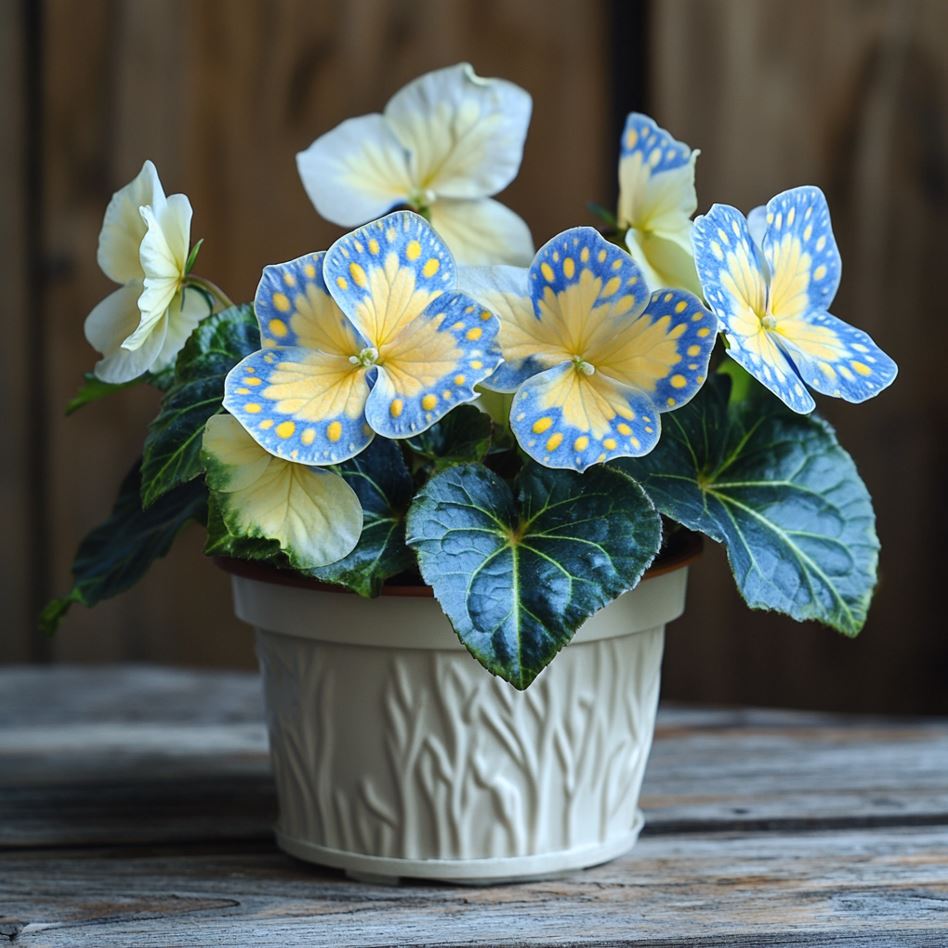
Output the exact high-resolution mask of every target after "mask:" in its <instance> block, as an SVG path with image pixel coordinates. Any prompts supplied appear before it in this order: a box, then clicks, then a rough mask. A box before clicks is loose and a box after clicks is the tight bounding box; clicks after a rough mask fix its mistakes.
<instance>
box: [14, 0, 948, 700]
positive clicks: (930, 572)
mask: <svg viewBox="0 0 948 948" xmlns="http://www.w3.org/2000/svg"><path fill="white" fill-rule="evenodd" d="M946 35H948V3H946V2H944V0H797V2H795V3H793V4H788V3H786V2H785V0H653V2H643V3H632V2H623V0H615V2H609V0H585V2H582V3H579V2H576V0H450V2H441V0H350V2H347V3H345V4H343V3H335V2H329V0H324V2H313V0H308V2H307V0H270V2H267V0H241V2H239V3H238V2H235V0H134V2H133V0H24V2H18V0H0V71H2V73H0V74H2V80H3V81H2V84H0V115H2V125H0V135H2V140H0V154H2V166H0V170H2V174H0V200H2V205H3V208H4V215H3V218H2V220H0V250H2V263H0V267H2V268H3V269H2V273H0V276H2V279H3V285H4V290H5V314H4V329H5V335H4V345H3V347H2V349H0V352H2V355H0V358H2V370H0V394H2V398H3V401H2V404H3V418H4V433H5V438H4V441H3V445H4V447H3V458H4V462H3V464H2V466H0V478H2V480H0V497H2V500H3V504H4V511H5V522H6V524H7V527H6V531H5V533H6V541H5V542H4V544H3V547H2V550H3V552H2V561H0V593H2V606H3V611H2V616H3V618H2V620H0V621H2V624H3V627H2V633H0V661H24V660H25V661H30V660H35V661H48V660H57V661H67V660H81V661H110V660H149V661H160V662H172V663H180V664H190V665H245V666H246V665H250V664H252V662H253V660H254V659H253V651H252V642H251V635H250V632H249V630H248V629H246V628H244V627H242V626H241V625H239V624H238V623H237V622H236V620H234V619H233V618H232V615H231V612H230V604H229V592H228V583H227V580H226V579H225V577H224V576H223V574H221V573H219V572H218V571H217V570H216V569H215V568H214V566H213V565H212V564H211V563H209V562H207V561H204V560H203V559H202V558H201V556H200V545H201V537H200V535H199V531H198V530H196V529H195V530H194V531H192V532H191V534H190V535H187V536H185V537H184V538H183V540H182V541H181V542H180V543H179V547H178V549H177V550H176V551H175V552H174V554H173V555H172V557H171V558H169V559H168V560H166V561H164V562H162V563H160V564H158V566H157V567H156V568H155V569H154V570H153V572H152V573H151V575H150V576H149V577H148V579H147V580H146V581H145V582H144V583H143V584H142V585H141V586H140V587H139V588H138V589H136V590H134V591H133V592H130V593H128V594H126V595H124V596H123V597H121V598H119V599H118V600H116V601H114V602H111V603H107V604H105V605H103V606H101V607H99V608H97V609H96V610H95V611H93V612H89V611H86V610H84V609H82V608H77V609H76V610H75V611H74V612H73V614H72V615H71V616H70V618H69V620H68V621H67V622H66V624H65V625H64V627H63V629H62V631H61V632H60V634H59V636H58V637H57V638H56V639H55V640H54V641H52V642H50V641H46V640H44V639H42V638H41V637H39V635H38V634H37V633H35V632H34V631H33V630H34V620H33V617H34V615H35V611H36V609H37V607H38V605H39V604H40V603H42V602H43V601H44V600H45V599H46V598H47V597H48V596H49V595H50V594H52V593H54V592H60V591H64V590H65V589H66V588H67V587H68V583H69V562H70V558H71V556H72V553H73V549H74V547H75V544H76V542H77V540H78V539H79V537H80V536H81V535H82V533H83V532H84V531H85V530H87V529H88V528H89V527H90V526H92V525H93V524H94V523H96V522H97V521H98V520H99V519H101V518H102V517H103V516H104V515H105V514H106V513H107V511H108V509H109V507H110V504H111V501H112V496H113V493H114V490H115V487H116V485H117V483H118V481H119V480H120V478H121V476H122V475H123V473H124V472H125V470H126V469H127V468H128V467H129V465H130V464H131V462H132V461H133V459H134V457H135V455H136V452H137V450H138V447H139V445H140V442H141V437H142V434H143V431H144V428H145V426H146V424H147V422H148V420H149V419H150V417H151V416H152V415H153V413H154V411H155V409H156V405H157V399H156V397H155V396H154V393H151V392H148V391H145V390H141V391H132V392H130V393H127V396H126V397H121V398H116V399H114V400H110V401H107V402H104V403H102V404H99V405H94V406H91V407H88V408H86V409H84V410H83V411H82V412H80V413H79V414H78V415H76V416H74V417H73V418H71V419H69V420H67V419H65V418H64V417H63V411H62V408H63V406H64V404H65V403H66V401H67V399H68V397H69V396H70V394H71V393H72V392H73V391H74V390H75V388H76V387H77V385H78V383H79V380H80V378H81V375H82V372H83V371H84V370H86V369H88V368H89V367H90V366H91V365H92V362H93V361H94V354H93V352H92V351H91V350H90V349H89V348H88V347H87V346H86V343H85V341H84V339H83V335H82V322H83V319H84V317H85V315H86V313H88V311H89V310H90V309H91V308H92V306H93V305H94V304H95V303H96V302H97V301H98V300H99V299H100V298H102V297H103V296H104V295H105V294H106V293H107V292H109V290H110V284H109V283H108V281H107V280H106V278H105V277H104V276H102V274H101V273H100V272H99V271H98V268H97V266H96V262H95V248H96V239H97V235H98V230H99V226H100V223H101V218H102V212H103V210H104V208H105V205H106V203H107V201H108V198H109V196H110V195H111V193H112V192H113V191H114V190H115V189H116V188H118V187H119V186H121V185H122V184H124V183H125V182H126V181H128V180H129V179H130V178H131V177H132V176H133V175H134V174H135V173H136V172H137V171H138V169H139V167H140V166H141V162H142V160H143V159H144V158H146V157H149V158H152V159H153V160H154V161H155V162H156V163H157V165H158V168H159V170H160V173H161V176H162V180H163V182H164V184H165V186H166V188H167V189H168V191H169V192H171V191H184V192H186V193H187V194H188V195H189V196H190V198H191V201H192V203H193V205H194V208H195V218H194V227H193V230H192V234H193V236H194V237H195V238H198V237H202V236H203V237H206V238H207V242H206V244H205V246H204V249H203V250H202V253H201V261H200V267H199V270H200V272H202V273H205V274H207V275H209V276H211V277H212V278H213V279H214V280H216V281H217V282H219V283H220V284H221V285H223V286H224V287H225V288H226V289H227V291H228V292H229V293H230V294H231V295H232V296H234V297H235V298H240V299H248V298H250V296H251V295H252V292H253V288H254V286H255V284H256V281H257V278H258V276H259V272H260V269H261V267H262V266H263V265H264V264H266V263H271V262H274V261H278V260H284V259H288V258H290V257H293V256H296V255H298V254H299V253H302V252H305V251H306V250H310V249H319V248H323V247H325V246H327V245H328V243H329V242H330V241H331V240H332V239H333V238H334V237H335V236H336V234H337V231H336V229H335V228H334V227H333V226H331V225H329V224H327V223H325V222H323V221H321V220H320V219H319V218H318V217H317V215H316V213H315V211H314V209H313V208H312V206H311V205H310V204H309V202H308V200H307V199H306V196H305V194H304V192H303V189H302V187H301V185H300V184H299V181H298V179H297V176H296V171H295V166H294V155H295V153H296V152H297V151H298V150H300V149H301V148H303V147H305V146H306V145H308V144H309V143H310V142H311V141H312V140H313V139H314V138H315V137H316V136H317V135H319V134H320V133H321V132H323V131H326V130H327V129H329V128H331V127H332V126H334V125H335V124H336V123H338V122H339V121H341V120H342V119H343V118H345V117H347V116H350V115H358V114H362V113H365V112H369V111H377V110H379V109H380V108H381V107H382V106H383V105H384V103H385V101H386V100H387V99H388V97H389V96H390V95H391V93H393V92H394V91H395V90H396V89H398V88H399V87H400V86H401V85H402V84H403V83H405V82H406V81H407V80H409V79H411V78H412V77H414V76H415V75H418V74H420V73H422V72H425V71H427V70H429V69H432V68H435V67H438V66H442V65H447V64H450V63H453V62H457V61H459V60H468V61H470V62H472V63H473V64H474V65H475V67H476V68H477V70H478V72H480V73H481V74H482V75H500V76H504V77H506V78H509V79H511V80H513V81H515V82H517V83H519V84H520V85H522V86H524V87H525V88H526V89H528V90H529V91H530V92H531V93H532V94H533V96H534V117H533V123H532V126H531V131H530V135H529V137H528V139H527V148H526V156H525V159H524V163H523V168H522V171H521V174H520V177H519V179H518V180H517V181H516V182H515V183H514V184H513V185H512V186H511V188H510V189H509V190H508V191H507V192H506V193H505V195H504V198H503V199H504V200H505V201H506V202H507V203H509V204H510V205H511V206H512V207H514V208H515V209H516V210H517V211H519V212H520V213H521V214H523V215H524V216H525V217H526V218H527V220H528V221H529V222H530V223H531V225H532V227H533V233H534V237H535V239H536V241H537V243H538V244H539V243H540V242H542V241H543V240H545V239H546V238H547V237H549V236H551V235H552V234H554V233H555V232H557V231H558V230H560V229H563V228H565V227H567V226H571V225H575V224H577V223H590V222H591V221H590V218H589V215H588V214H587V212H586V210H585V202H586V201H587V200H597V201H600V202H602V203H604V204H606V205H610V204H612V203H613V202H614V200H615V191H616V183H615V174H616V171H615V165H616V158H617V143H618V134H619V129H620V127H621V122H622V118H623V116H624V114H625V113H626V112H627V111H630V110H632V109H638V110H643V111H647V112H649V113H651V114H652V115H654V116H655V118H656V119H657V120H658V121H659V122H660V123H661V124H663V125H664V126H666V127H667V128H669V129H670V130H671V131H672V132H673V133H674V134H675V135H676V136H677V137H679V138H681V139H682V140H684V141H686V142H688V143H689V144H691V145H692V146H694V147H699V148H701V149H702V152H703V154H702V157H701V158H700V160H699V162H698V194H699V204H700V207H699V210H703V209H705V208H707V206H708V205H709V204H710V203H711V202H713V201H723V202H728V203H732V204H735V205H737V206H739V207H742V208H744V209H749V208H750V207H752V206H754V205H756V204H760V203H762V202H763V201H765V200H766V199H767V198H768V197H770V196H771V195H772V194H774V193H776V192H777V191H779V190H782V189H783V188H786V187H790V186H793V185H797V184H804V183H812V184H818V185H820V186H821V187H823V188H824V190H825V191H826V192H827V195H828V197H829V200H830V204H831V207H832V209H833V218H834V224H835V229H836V234H837V238H838V240H839V243H840V247H841V250H842V255H843V260H844V261H845V270H844V279H843V289H842V291H841V293H840V295H839V298H838V300H837V304H836V306H835V307H834V310H835V311H836V312H837V314H838V315H840V316H842V317H844V318H849V319H850V320H851V321H852V322H854V323H856V324H857V325H859V326H860V327H862V328H864V329H867V330H868V331H869V332H870V333H872V334H873V335H874V336H875V338H876V339H877V341H878V342H879V343H880V344H881V345H883V347H884V348H886V349H887V350H888V351H889V352H890V353H891V354H892V355H893V356H894V357H895V358H896V360H897V361H898V362H899V363H900V366H901V370H902V372H901V376H900V378H899V380H898V382H897V384H896V385H895V387H894V388H893V389H892V390H890V391H889V392H887V393H885V394H884V395H883V396H882V397H880V398H879V399H878V400H877V401H876V402H875V403H874V404H872V405H871V406H866V407H863V408H859V407H852V406H846V405H842V404H829V403H828V402H827V400H824V401H823V402H822V403H821V409H822V410H823V411H824V412H825V413H826V414H827V415H828V416H829V417H830V418H831V420H832V421H833V422H834V423H835V424H836V425H837V426H838V429H839V432H840V436H841V439H842V441H843V443H844V444H845V445H846V446H847V447H848V448H849V449H850V450H851V451H852V453H853V454H854V455H855V457H856V458H857V461H858V462H859V464H860V468H861V470H862V472H863V475H864V477H865V479H866V481H867V483H868V485H869V487H870V490H871V491H872V493H873V495H874V497H875V499H876V503H877V510H878V515H879V533H880V536H881V537H882V540H883V555H882V561H881V567H882V584H881V587H880V590H879V594H878V597H877V600H876V603H875V606H874V608H873V611H872V614H871V617H870V621H869V624H868V626H867V628H866V630H865V631H864V633H863V635H862V636H861V638H860V639H858V640H857V641H856V642H850V641H847V640H844V639H842V638H841V637H838V636H837V635H836V634H835V633H833V632H830V631H827V630H824V629H821V628H819V627H817V626H814V625H804V626H801V625H797V624H795V623H793V622H790V621H784V620H783V619H781V618H779V617H776V616H772V615H767V614H763V613H751V612H749V611H748V610H746V609H745V608H744V607H743V605H742V604H741V602H740V600H739V599H738V597H737V594H736V593H735V592H734V589H733V582H732V580H731V578H730V575H729V573H728V571H727V568H726V565H725V563H724V558H723V554H722V552H721V551H720V550H718V549H710V548H709V550H708V552H707V554H706V555H705V557H704V559H703V561H702V562H701V563H700V564H699V565H698V566H696V567H695V569H694V571H693V583H692V588H691V591H690V605H689V610H688V613H687V615H686V617H685V618H683V619H682V620H680V621H679V622H678V623H677V624H676V625H674V626H673V627H671V629H670V632H669V637H668V655H667V661H666V666H665V695H666V696H667V697H673V698H685V699H694V700H701V701H725V702H742V703H743V702H749V703H759V704H786V705H797V706H801V707H822V708H844V709H852V710H879V711H883V710H887V711H910V710H917V711H931V712H934V711H940V712H942V713H944V712H946V711H948V636H946V634H945V631H944V629H945V625H946V623H945V620H944V618H943V613H942V604H943V600H942V599H941V590H940V582H942V581H943V579H942V577H943V574H944V572H945V567H946V565H948V557H946V555H945V543H946V527H948V517H946V509H948V502H946V499H945V496H946V495H945V487H944V483H945V476H946V470H948V447H946V445H948V438H946V436H948V425H946V420H948V419H946V414H948V396H946V394H945V391H946V389H945V385H944V380H945V376H946V369H945V354H946V352H948V330H946V326H948V314H946V312H945V309H946V307H945V303H944V297H943V295H942V294H941V292H940V287H939V286H938V285H937V284H936V280H938V279H939V278H940V277H941V275H942V274H943V272H944V269H945V264H944V262H943V258H944V257H945V252H946V250H948V245H946V238H945V228H946V223H945V222H946V220H948V214H946V212H948V141H946V136H948V63H946V57H945V53H944V37H945V36H946Z"/></svg>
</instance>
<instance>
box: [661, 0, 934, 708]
mask: <svg viewBox="0 0 948 948" xmlns="http://www.w3.org/2000/svg"><path fill="white" fill-rule="evenodd" d="M651 24H652V30H651V37H650V48H651V49H652V51H653V55H652V56H651V59H650V64H651V65H650V80H651V84H650V104H651V107H652V109H653V111H654V114H655V116H656V118H657V119H658V120H659V121H660V122H661V123H662V124H664V125H665V126H666V127H668V128H669V129H671V130H672V131H673V133H674V134H675V135H676V136H678V137H680V138H682V139H683V140H685V141H687V142H688V143H689V144H691V145H693V146H695V147H698V148H701V149H702V154H701V157H700V158H699V160H698V169H697V184H698V197H699V212H703V211H704V210H705V209H707V208H708V206H709V205H710V204H711V203H712V202H722V203H728V204H733V205H735V206H737V207H739V208H742V209H743V210H745V211H747V210H750V209H751V208H752V207H754V206H756V205H759V204H762V203H764V202H765V201H766V200H767V199H768V198H770V197H771V196H772V195H773V194H775V193H777V192H778V191H781V190H783V189H785V188H789V187H793V186H796V185H801V184H816V185H819V186H820V187H822V188H823V190H824V191H825V192H826V195H827V198H828V200H829V204H830V207H831V209H832V214H833V223H834V230H835V233H836V237H837V240H838V243H839V246H840V251H841V254H842V259H843V264H844V266H843V279H842V286H841V289H840V292H839V295H838V297H837V300H836V303H835V305H834V306H833V312H834V313H835V314H836V315H838V316H840V317H842V318H843V319H846V320H848V321H850V322H852V323H854V324H855V325H857V326H859V327H860V328H862V329H865V330H867V331H868V332H869V333H870V334H872V335H873V336H874V337H875V339H876V341H877V342H878V343H879V344H880V345H881V346H882V347H883V348H884V349H886V350H887V351H888V352H889V353H891V354H892V356H893V357H894V358H895V359H896V361H897V362H898V363H899V364H900V366H901V374H900V376H899V378H898V379H897V381H896V383H895V384H894V385H893V386H892V388H891V389H890V390H888V391H887V392H885V393H884V394H883V395H881V396H880V397H879V398H878V399H876V400H875V401H873V402H872V403H870V404H868V405H863V406H853V405H846V404H844V403H842V402H839V401H837V400H833V399H825V398H824V399H821V400H820V404H819V410H820V411H821V412H823V413H824V414H825V415H826V416H827V417H828V418H829V419H830V420H831V421H832V422H833V424H834V425H836V426H837V428H838V431H839V435H840V439H841V441H842V443H843V445H844V446H845V447H846V448H847V449H848V450H849V451H850V452H851V453H852V455H853V456H854V458H855V459H856V461H857V464H858V466H859V469H860V471H861V473H862V475H863V477H864V479H865V481H866V483H867V485H868V487H869V489H870V492H871V493H872V495H873V497H874V499H875V504H876V510H877V515H878V531H879V535H880V538H881V540H882V557H881V561H880V585H879V589H878V595H877V598H876V601H875V603H874V604H873V607H872V609H871V611H870V616H869V621H868V624H867V626H866V628H865V630H864V631H863V633H862V635H861V637H860V638H859V639H858V641H856V642H851V641H849V640H846V639H844V638H842V637H841V636H837V635H835V634H834V633H832V632H829V631H827V630H825V629H822V628H820V627H819V626H817V625H815V624H812V623H809V624H805V625H798V624H797V623H794V622H792V621H790V620H788V619H783V618H781V617H778V616H773V615H766V614H762V613H749V612H748V611H747V609H746V607H745V606H744V605H743V603H742V602H741V601H740V599H739V598H738V596H737V594H736V593H735V592H733V585H734V584H733V581H732V580H731V577H730V576H729V574H728V571H727V568H726V566H725V565H724V563H723V556H722V555H721V551H720V550H718V549H712V548H711V547H710V546H709V551H710V555H708V556H706V561H707V562H706V563H704V564H702V565H701V567H700V568H697V569H695V570H693V574H692V578H693V582H692V586H691V589H690V596H689V608H688V612H687V613H686V615H685V617H684V619H682V620H681V621H680V622H679V623H677V624H676V625H675V626H673V627H672V629H671V630H670V635H669V639H668V647H667V653H666V665H665V671H666V675H665V694H666V695H668V696H671V697H685V696H687V697H688V698H689V699H690V700H699V701H722V700H723V701H731V702H736V703H739V704H744V703H747V704H760V703H774V704H795V705H797V706H804V707H820V708H841V709H842V708H846V709H849V710H872V709H878V708H886V709H888V710H891V711H899V710H901V711H908V710H927V711H930V712H936V711H937V712H941V713H945V712H948V689H946V688H945V687H944V682H945V680H946V676H948V644H946V639H945V636H944V635H943V634H941V631H940V629H941V625H942V624H943V623H942V622H941V620H940V619H939V616H940V614H941V612H942V611H943V600H942V598H941V584H942V578H941V577H942V576H943V575H944V571H945V567H946V565H948V556H946V553H945V550H946V547H945V544H944V542H943V540H942V538H943V537H944V535H945V532H946V530H948V500H946V495H945V490H944V484H943V481H944V478H943V476H942V472H943V471H944V469H945V466H946V460H948V459H946V451H948V447H946V445H948V442H946V440H945V438H944V432H945V431H946V430H948V394H946V391H948V390H946V388H945V386H944V385H943V384H942V383H941V379H942V378H943V377H944V371H945V370H944V368H943V366H942V362H943V360H944V353H945V351H946V350H948V320H946V319H945V303H944V301H943V300H941V299H940V298H939V297H938V295H937V286H938V283H937V277H936V276H935V275H936V274H937V273H940V272H941V269H942V268H943V257H944V252H945V248H946V240H945V228H944V220H945V215H946V213H948V132H946V129H948V59H946V57H945V55H944V48H943V42H942V37H944V36H945V34H946V32H948V5H946V4H945V3H943V2H940V0H834V2H833V3H826V2H823V0H799V2H795V3H793V4H786V3H782V2H779V0H762V2H757V3H755V2H748V0H720V2H697V3H694V2H690V0H667V2H662V3H656V4H653V6H652V19H651Z"/></svg>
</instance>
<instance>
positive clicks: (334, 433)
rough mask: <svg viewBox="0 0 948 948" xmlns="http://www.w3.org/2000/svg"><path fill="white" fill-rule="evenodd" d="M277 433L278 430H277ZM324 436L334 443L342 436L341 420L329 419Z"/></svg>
mask: <svg viewBox="0 0 948 948" xmlns="http://www.w3.org/2000/svg"><path fill="white" fill-rule="evenodd" d="M277 434H279V432H277ZM326 437H327V438H329V440H330V441H332V442H333V443H335V442H336V441H338V440H339V439H340V438H341V437H342V422H341V421H331V422H329V427H328V428H326Z"/></svg>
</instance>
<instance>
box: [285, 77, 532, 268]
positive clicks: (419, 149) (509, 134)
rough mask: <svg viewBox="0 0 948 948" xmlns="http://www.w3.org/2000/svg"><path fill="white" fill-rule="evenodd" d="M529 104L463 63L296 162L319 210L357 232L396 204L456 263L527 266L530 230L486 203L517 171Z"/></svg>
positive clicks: (320, 141) (327, 138)
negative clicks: (419, 218) (424, 224)
mask: <svg viewBox="0 0 948 948" xmlns="http://www.w3.org/2000/svg"><path fill="white" fill-rule="evenodd" d="M531 107H532V103H531V100H530V96H529V95H528V94H527V93H526V92H525V91H524V90H523V89H521V88H520V87H519V86H516V85H514V84H513V83H512V82H506V81H504V80H502V79H482V78H481V77H479V76H478V75H476V74H475V72H474V70H473V69H472V68H471V66H469V65H468V64H467V63H461V64H459V65H457V66H451V67H449V68H447V69H438V70H436V71H435V72H429V73H427V74H426V75H424V76H421V77H419V78H418V79H415V80H414V81H413V82H410V83H409V84H408V85H407V86H405V88H404V89H402V90H401V91H400V92H397V93H396V94H395V95H394V96H393V97H392V99H391V100H390V101H389V103H388V105H386V106H385V112H384V114H382V115H379V114H375V115H363V116H360V117H359V118H352V119H348V120H347V121H345V122H343V123H342V124H341V125H338V126H337V127H336V128H334V129H332V131H330V132H327V133H326V134H325V135H322V136H321V137H320V138H317V139H316V141H315V142H313V144H312V145H310V147H309V148H307V149H306V151H304V152H301V153H300V154H299V155H297V166H298V168H299V172H300V177H301V178H302V181H303V186H304V187H305V188H306V193H307V194H308V195H309V197H310V200H312V202H313V204H315V205H316V210H317V211H319V213H320V214H321V215H322V216H323V217H325V218H326V219H327V220H330V221H333V223H336V224H339V225H340V226H342V227H356V226H358V225H359V224H364V223H365V222H366V221H370V220H373V219H374V218H378V217H381V216H382V215H383V214H385V213H387V212H388V211H390V210H392V209H393V208H395V207H398V206H400V205H406V206H408V207H410V208H411V209H412V210H415V211H418V212H420V213H423V214H424V215H425V216H426V217H428V218H429V220H430V221H431V223H432V225H433V226H434V228H435V230H436V231H438V233H439V234H440V235H441V237H442V239H443V240H444V241H445V242H446V243H447V245H448V247H449V248H450V249H451V251H452V253H453V254H454V256H455V258H456V259H457V261H458V262H459V263H464V264H471V265H475V264H491V263H510V264H521V265H526V264H527V263H529V262H530V260H531V259H532V258H533V240H532V239H531V237H530V230H529V228H528V227H527V225H526V223H524V221H523V220H522V219H521V218H520V217H518V216H517V215H516V214H515V213H514V212H513V211H511V210H510V209H509V208H507V207H505V206H504V205H503V204H501V203H500V202H498V201H495V200H493V199H492V197H491V195H494V194H497V192H498V191H501V190H503V189H504V188H505V187H507V185H508V184H510V182H511V181H512V180H513V179H514V177H515V176H516V174H517V171H518V169H519V168H520V159H521V157H522V155H523V142H524V139H525V138H526V134H527V126H528V125H529V123H530V111H531Z"/></svg>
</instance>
